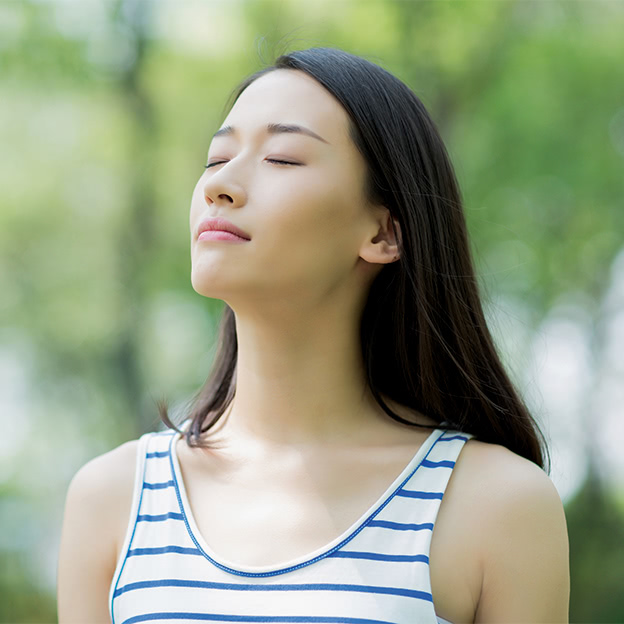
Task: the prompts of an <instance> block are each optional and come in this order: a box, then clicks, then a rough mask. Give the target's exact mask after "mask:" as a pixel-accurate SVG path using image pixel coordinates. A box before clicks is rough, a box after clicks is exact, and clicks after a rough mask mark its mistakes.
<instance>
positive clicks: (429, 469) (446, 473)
mask: <svg viewBox="0 0 624 624" xmlns="http://www.w3.org/2000/svg"><path fill="white" fill-rule="evenodd" d="M473 437H474V436H473V435H472V434H469V433H464V432H460V431H441V434H440V436H439V437H438V438H437V439H436V441H435V442H434V443H433V445H432V446H431V448H430V449H429V451H428V452H427V454H426V455H425V457H424V458H423V459H422V461H421V462H420V464H419V465H418V467H417V468H416V470H415V471H414V472H413V473H412V475H411V476H410V478H409V479H408V480H407V481H406V482H405V483H404V484H403V486H402V487H401V489H400V490H398V491H397V493H396V495H397V500H398V501H402V502H399V503H398V511H400V516H401V517H402V518H403V521H404V522H405V521H406V520H407V519H408V518H409V516H410V514H411V513H412V510H413V513H414V514H415V516H416V517H417V519H418V520H417V522H418V526H419V527H422V529H423V530H422V531H418V532H417V533H418V536H419V541H420V549H421V550H420V552H421V553H422V554H423V555H425V556H426V557H427V558H428V556H429V548H430V545H431V536H432V533H433V529H434V525H435V522H436V519H437V516H438V511H439V510H440V505H441V503H442V499H443V497H444V494H445V492H446V488H447V486H448V483H449V481H450V478H451V475H452V474H453V470H454V468H455V464H456V462H457V459H458V457H459V454H460V453H461V451H462V449H463V448H464V445H465V444H466V442H467V441H468V440H470V439H471V438H473Z"/></svg>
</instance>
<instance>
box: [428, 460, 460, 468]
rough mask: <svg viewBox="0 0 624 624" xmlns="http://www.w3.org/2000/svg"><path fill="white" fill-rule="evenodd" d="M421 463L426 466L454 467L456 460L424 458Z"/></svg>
mask: <svg viewBox="0 0 624 624" xmlns="http://www.w3.org/2000/svg"><path fill="white" fill-rule="evenodd" d="M421 465H422V466H424V467H425V468H453V466H455V462H454V461H449V460H443V461H437V462H435V461H429V460H428V459H423V460H422V463H421Z"/></svg>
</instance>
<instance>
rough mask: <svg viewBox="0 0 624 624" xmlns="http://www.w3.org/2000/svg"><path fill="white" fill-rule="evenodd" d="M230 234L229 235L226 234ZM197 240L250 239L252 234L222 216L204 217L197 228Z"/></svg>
mask: <svg viewBox="0 0 624 624" xmlns="http://www.w3.org/2000/svg"><path fill="white" fill-rule="evenodd" d="M226 234H229V235H230V236H229V237H225V236H224V235H226ZM197 240H198V241H199V240H239V241H249V240H251V236H249V234H247V232H245V231H244V230H241V229H240V228H239V227H237V226H235V225H234V224H233V223H231V222H230V221H228V220H227V219H224V218H222V217H210V218H208V219H204V220H203V221H202V222H201V223H200V224H199V227H198V228H197Z"/></svg>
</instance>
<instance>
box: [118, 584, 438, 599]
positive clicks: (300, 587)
mask: <svg viewBox="0 0 624 624" xmlns="http://www.w3.org/2000/svg"><path fill="white" fill-rule="evenodd" d="M148 587H196V588H201V589H218V590H238V591H351V592H362V593H366V594H390V595H392V596H405V597H407V598H419V599H420V600H427V601H429V602H433V598H432V597H431V594H430V593H428V592H423V591H418V590H415V589H403V588H401V587H381V586H378V585H350V584H345V583H297V584H290V583H288V584H286V583H282V584H278V585H255V584H248V583H216V582H212V581H191V580H185V579H158V580H156V581H139V582H136V583H128V584H127V585H124V586H123V587H120V588H119V589H118V590H117V591H116V592H115V593H116V594H123V593H126V592H129V591H132V590H135V589H145V588H148Z"/></svg>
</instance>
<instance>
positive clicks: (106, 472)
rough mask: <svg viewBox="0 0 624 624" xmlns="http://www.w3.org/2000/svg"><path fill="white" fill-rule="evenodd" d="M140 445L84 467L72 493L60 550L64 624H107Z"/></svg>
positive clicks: (59, 582)
mask: <svg viewBox="0 0 624 624" xmlns="http://www.w3.org/2000/svg"><path fill="white" fill-rule="evenodd" d="M138 445H139V441H138V440H133V441H131V442H126V443H124V444H122V445H120V446H118V447H117V448H115V449H113V450H112V451H109V452H108V453H104V454H103V455H100V456H98V457H96V458H94V459H92V460H90V461H89V462H87V463H86V464H85V465H84V466H82V467H81V468H80V469H79V470H78V471H77V472H76V474H75V475H74V477H73V479H72V480H71V482H70V484H69V488H68V490H67V497H66V501H65V513H64V516H63V528H62V533H61V543H60V549H59V561H58V575H57V594H58V610H59V621H61V622H73V621H76V622H78V621H83V622H85V621H90V622H100V621H102V622H105V621H108V603H107V597H108V588H109V585H110V582H111V580H112V578H113V574H114V571H115V567H116V565H117V556H118V552H119V549H120V547H121V543H122V541H123V538H124V536H125V531H126V527H127V524H128V521H129V516H130V508H131V506H132V495H133V490H134V478H135V467H136V457H137V450H138Z"/></svg>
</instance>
